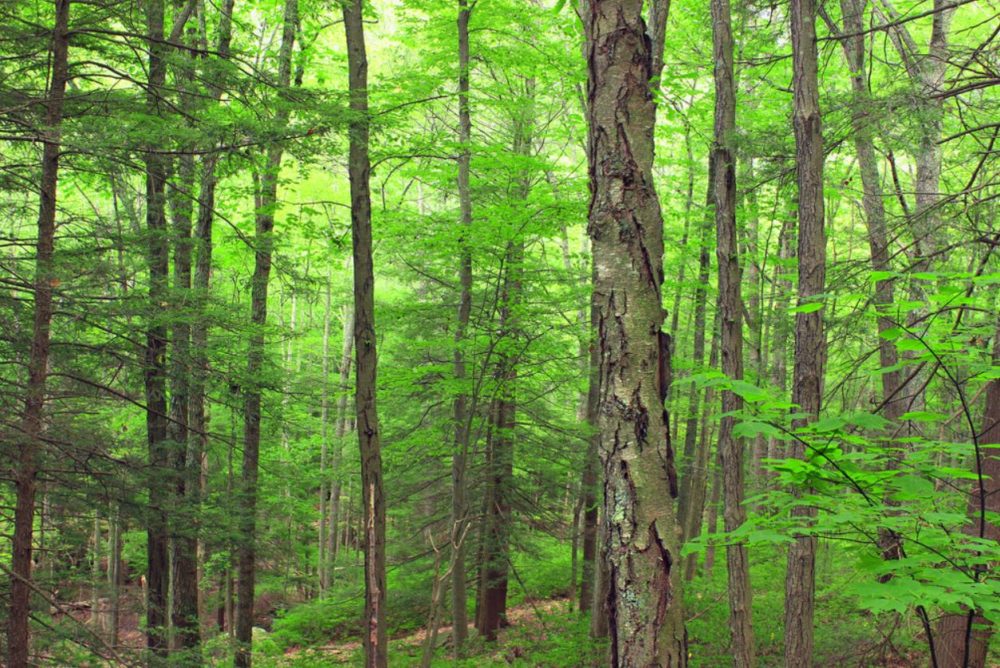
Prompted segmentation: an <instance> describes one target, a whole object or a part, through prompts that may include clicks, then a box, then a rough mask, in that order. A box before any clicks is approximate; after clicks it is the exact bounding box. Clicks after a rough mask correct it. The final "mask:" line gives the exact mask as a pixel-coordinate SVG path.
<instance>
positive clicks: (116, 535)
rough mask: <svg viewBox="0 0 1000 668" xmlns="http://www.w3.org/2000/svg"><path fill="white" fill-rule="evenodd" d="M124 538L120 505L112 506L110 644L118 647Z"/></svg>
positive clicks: (109, 544) (109, 548)
mask: <svg viewBox="0 0 1000 668" xmlns="http://www.w3.org/2000/svg"><path fill="white" fill-rule="evenodd" d="M121 563H122V537H121V510H120V509H119V507H118V505H117V504H115V505H113V506H112V510H111V513H110V514H109V517H108V599H109V600H110V602H109V610H108V644H109V645H111V647H112V648H116V647H118V629H119V627H120V626H121V602H120V601H119V591H120V590H119V585H120V583H121Z"/></svg>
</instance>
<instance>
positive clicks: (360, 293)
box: [344, 0, 388, 668]
mask: <svg viewBox="0 0 1000 668" xmlns="http://www.w3.org/2000/svg"><path fill="white" fill-rule="evenodd" d="M361 7H362V0H348V1H347V2H345V4H344V30H345V34H346V36H347V63H348V78H349V86H350V100H351V102H350V107H351V112H352V117H351V122H350V128H349V132H350V151H349V156H348V172H349V175H350V180H351V238H352V240H353V244H354V350H355V358H356V359H357V384H356V388H355V402H356V406H355V409H356V412H357V423H358V443H359V446H360V448H361V499H362V516H363V518H364V552H365V632H364V647H365V665H366V666H368V667H370V668H383V667H384V666H385V665H386V663H387V661H388V658H387V656H388V647H387V645H386V642H387V640H386V639H387V635H386V627H385V612H386V611H385V496H384V493H383V487H382V453H381V446H380V439H381V434H380V432H379V423H378V412H377V411H376V404H375V388H376V385H375V371H376V356H375V274H374V269H373V266H372V207H371V193H370V191H369V176H370V172H371V163H370V161H369V158H368V126H369V119H368V57H367V55H366V53H365V33H364V25H363V23H362V17H361Z"/></svg>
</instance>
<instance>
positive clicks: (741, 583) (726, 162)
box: [703, 0, 755, 667]
mask: <svg viewBox="0 0 1000 668" xmlns="http://www.w3.org/2000/svg"><path fill="white" fill-rule="evenodd" d="M712 35H713V40H712V43H713V53H714V56H715V138H714V140H713V144H712V158H711V164H712V169H713V174H712V178H711V179H710V181H711V183H712V185H713V188H714V192H713V193H712V195H713V203H714V205H715V226H716V235H717V236H716V238H717V244H716V255H717V257H718V264H719V321H720V322H719V329H720V332H721V342H720V343H721V350H722V373H724V374H725V375H726V376H727V377H728V378H729V379H730V380H731V381H734V382H736V381H741V380H743V297H742V295H741V292H740V279H741V270H740V256H739V242H738V240H737V232H736V154H735V151H734V150H733V141H734V138H735V134H736V85H735V82H734V80H733V35H732V21H731V18H730V15H729V1H728V0H713V2H712ZM703 317H704V316H703ZM742 408H743V401H742V399H741V398H740V396H739V395H738V394H737V393H736V392H734V391H732V390H727V389H723V391H722V420H721V422H720V423H719V465H720V466H721V467H722V485H723V520H724V524H725V527H726V531H727V532H733V531H736V530H738V529H739V528H740V527H741V526H743V523H744V522H745V521H746V509H745V508H744V507H743V469H744V459H745V458H744V455H743V449H744V442H743V439H742V438H739V437H738V436H736V435H735V434H734V433H733V427H734V425H735V423H736V415H735V414H736V413H738V412H739V411H740V410H741V409H742ZM726 565H727V569H726V572H727V573H728V577H729V629H730V632H731V633H732V653H733V665H734V666H739V667H743V666H746V667H750V666H753V665H754V662H755V661H754V642H753V627H752V625H751V624H752V623H751V609H750V596H751V594H750V562H749V557H748V555H747V546H746V544H744V543H731V544H728V545H726Z"/></svg>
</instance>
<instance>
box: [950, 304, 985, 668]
mask: <svg viewBox="0 0 1000 668" xmlns="http://www.w3.org/2000/svg"><path fill="white" fill-rule="evenodd" d="M997 324H998V327H997V329H996V334H995V336H994V337H993V366H994V367H996V366H998V365H1000V320H998V323H997ZM997 445H1000V378H994V379H992V380H991V381H989V385H988V386H987V388H986V412H985V414H984V415H983V430H982V432H981V433H980V434H979V435H978V438H975V439H974V446H975V452H974V453H973V457H974V459H973V467H974V468H973V472H974V473H975V474H976V477H977V479H976V480H975V481H973V483H972V494H971V495H970V496H969V511H968V512H969V517H971V518H972V523H971V524H967V525H965V527H964V528H963V530H964V531H965V532H966V533H967V534H969V535H970V536H974V537H975V538H977V539H979V540H987V541H994V542H996V541H998V540H1000V525H998V524H997V523H996V522H995V521H991V520H990V519H989V517H988V513H993V514H994V516H996V514H997V513H1000V453H998V451H997V449H996V446H997ZM989 446H993V447H992V448H991V447H989ZM974 577H975V580H976V582H977V584H978V585H979V586H980V587H983V586H988V585H986V578H987V577H988V576H987V567H986V566H984V565H982V564H981V563H980V565H978V566H977V567H976V569H975V571H974ZM934 635H935V639H936V642H935V643H934V649H935V659H936V666H937V668H984V667H985V666H986V659H987V650H988V649H989V642H990V637H991V636H992V635H993V624H992V623H991V622H989V621H988V620H987V619H986V618H985V617H983V615H982V614H981V612H980V611H978V610H968V611H967V612H965V613H964V614H958V613H953V614H949V615H944V616H943V617H942V618H941V620H940V621H939V622H938V625H937V632H936V633H935V634H934Z"/></svg>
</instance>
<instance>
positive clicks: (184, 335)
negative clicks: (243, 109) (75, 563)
mask: <svg viewBox="0 0 1000 668" xmlns="http://www.w3.org/2000/svg"><path fill="white" fill-rule="evenodd" d="M189 32H190V31H189ZM187 41H188V42H189V44H192V45H193V44H194V43H195V39H194V35H192V34H189V36H188V40H187ZM175 78H176V80H177V82H178V84H177V85H178V88H179V89H180V95H181V107H182V109H184V110H186V111H187V112H188V113H191V112H193V111H194V110H193V103H194V99H193V93H194V91H193V86H194V62H193V59H192V57H191V56H190V55H189V54H186V53H184V54H181V55H180V64H179V65H178V66H177V67H176V77H175ZM194 184H195V161H194V156H193V155H182V156H181V157H180V158H179V159H178V164H177V176H176V182H175V183H174V184H173V186H172V188H171V193H170V194H171V196H170V204H171V209H172V213H173V241H174V269H173V271H174V275H173V278H174V285H173V291H172V295H173V301H172V305H173V310H174V312H175V313H176V315H177V319H176V321H175V322H174V324H173V332H172V343H173V345H172V348H171V360H170V389H171V396H170V424H169V425H168V432H167V433H168V439H169V447H170V448H171V449H172V450H173V452H172V457H171V459H172V464H173V467H174V471H173V473H174V485H175V487H174V492H175V494H176V506H175V508H174V509H173V512H171V514H170V515H171V516H170V518H169V519H170V522H171V527H170V536H171V538H172V543H171V544H172V548H173V597H172V598H173V609H172V610H171V623H172V626H173V628H174V629H175V631H176V636H175V638H174V640H175V641H176V644H177V645H178V646H179V647H181V648H184V649H193V648H197V647H198V644H199V642H200V632H199V624H198V554H197V551H198V550H197V548H198V540H197V533H196V531H195V529H194V527H196V526H197V518H196V517H195V515H194V506H193V505H189V504H188V501H189V500H190V498H189V497H190V493H191V491H193V490H192V489H191V488H192V487H194V488H197V485H198V468H197V466H196V465H195V462H192V461H190V458H189V454H190V453H189V448H190V445H189V439H190V437H191V434H190V430H189V424H190V412H189V410H190V396H191V354H192V346H191V319H190V318H189V315H188V314H189V313H190V311H189V310H188V309H189V308H190V307H191V304H192V303H193V300H192V290H191V288H192V286H191V254H192V238H191V223H192V216H193V214H194V200H193V199H192V197H193V193H194ZM192 474H193V475H192ZM197 655H198V652H195V651H192V652H190V656H188V657H186V658H185V660H186V661H189V662H194V661H195V659H196V658H197Z"/></svg>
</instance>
